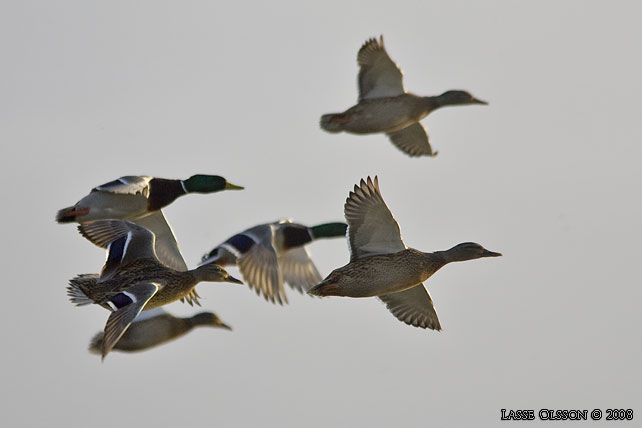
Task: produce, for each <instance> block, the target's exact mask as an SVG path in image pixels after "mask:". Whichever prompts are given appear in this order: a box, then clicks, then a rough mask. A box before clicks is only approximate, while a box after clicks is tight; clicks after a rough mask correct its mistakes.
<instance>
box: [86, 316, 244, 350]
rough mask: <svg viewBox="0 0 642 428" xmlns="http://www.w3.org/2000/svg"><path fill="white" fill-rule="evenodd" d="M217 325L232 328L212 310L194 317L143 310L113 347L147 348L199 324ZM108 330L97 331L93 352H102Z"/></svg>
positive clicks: (178, 335)
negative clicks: (105, 331)
mask: <svg viewBox="0 0 642 428" xmlns="http://www.w3.org/2000/svg"><path fill="white" fill-rule="evenodd" d="M200 326H203V327H216V328H223V329H226V330H231V329H232V328H231V327H230V326H228V325H227V324H225V323H224V322H223V321H221V319H220V318H219V317H218V316H217V315H216V314H215V313H212V312H200V313H198V314H196V315H194V316H192V317H186V318H181V317H175V316H174V315H172V314H170V313H168V312H166V311H165V310H164V309H163V308H155V309H150V310H148V311H143V312H141V314H140V315H139V316H138V317H136V319H135V320H134V322H132V323H131V325H130V326H129V328H128V329H127V331H125V333H124V334H123V335H122V336H121V337H120V339H119V340H118V342H117V343H116V345H115V346H114V348H113V350H118V351H122V352H138V351H145V350H147V349H150V348H153V347H155V346H159V345H162V344H164V343H167V342H169V341H172V340H174V339H178V338H179V337H181V336H183V335H185V334H187V333H189V332H190V331H191V330H192V329H193V328H195V327H200ZM104 336H105V333H104V332H102V331H101V332H99V333H97V334H96V335H95V336H94V337H93V338H92V339H91V342H90V344H89V352H91V353H94V354H100V353H101V352H102V346H103V337H104Z"/></svg>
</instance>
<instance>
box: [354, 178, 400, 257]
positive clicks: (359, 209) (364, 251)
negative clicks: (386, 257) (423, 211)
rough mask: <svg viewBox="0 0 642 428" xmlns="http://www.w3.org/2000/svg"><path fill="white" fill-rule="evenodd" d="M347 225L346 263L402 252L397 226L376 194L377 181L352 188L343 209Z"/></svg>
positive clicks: (377, 190) (378, 194) (369, 179)
mask: <svg viewBox="0 0 642 428" xmlns="http://www.w3.org/2000/svg"><path fill="white" fill-rule="evenodd" d="M344 212H345V216H346V220H347V222H348V241H349V244H350V261H354V260H356V259H359V258H362V257H368V256H373V255H376V254H390V253H397V252H399V251H402V250H405V249H406V245H405V244H404V243H403V241H402V240H401V231H400V230H399V224H397V222H396V221H395V219H394V217H393V216H392V213H391V212H390V210H389V209H388V207H387V206H386V203H385V202H384V200H383V197H382V196H381V192H380V191H379V181H378V178H377V177H376V176H375V179H374V182H373V181H372V179H371V178H370V177H368V181H367V182H366V181H364V180H363V179H361V183H360V184H359V186H356V185H355V186H354V191H352V192H350V195H349V196H348V199H346V203H345V206H344Z"/></svg>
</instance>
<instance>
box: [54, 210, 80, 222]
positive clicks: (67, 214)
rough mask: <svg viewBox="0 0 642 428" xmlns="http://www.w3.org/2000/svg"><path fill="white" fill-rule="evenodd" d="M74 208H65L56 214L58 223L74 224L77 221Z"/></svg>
mask: <svg viewBox="0 0 642 428" xmlns="http://www.w3.org/2000/svg"><path fill="white" fill-rule="evenodd" d="M73 211H74V207H67V208H63V209H61V210H60V211H58V213H57V214H56V221H57V222H58V223H73V222H74V221H76V216H75V214H73Z"/></svg>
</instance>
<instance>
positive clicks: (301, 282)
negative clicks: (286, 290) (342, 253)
mask: <svg viewBox="0 0 642 428" xmlns="http://www.w3.org/2000/svg"><path fill="white" fill-rule="evenodd" d="M279 267H280V268H281V272H282V273H283V280H284V281H285V282H287V283H288V284H290V286H291V287H292V288H294V289H295V290H298V291H299V292H301V293H305V292H307V291H308V289H310V288H311V287H314V286H315V285H317V284H318V283H319V282H321V279H322V278H321V275H320V274H319V271H318V270H317V268H316V266H315V265H314V262H313V261H312V259H311V258H310V253H309V252H308V250H307V249H306V248H305V247H297V248H292V249H290V250H288V251H286V252H285V253H282V254H281V255H280V256H279Z"/></svg>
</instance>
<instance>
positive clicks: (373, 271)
mask: <svg viewBox="0 0 642 428" xmlns="http://www.w3.org/2000/svg"><path fill="white" fill-rule="evenodd" d="M344 211H345V217H346V220H347V222H348V241H349V247H350V263H348V264H347V265H345V266H343V267H341V268H338V269H335V270H334V271H333V272H332V273H330V275H328V276H327V277H326V278H325V279H324V280H323V281H322V282H321V283H320V284H318V285H316V286H315V287H313V288H312V289H310V290H309V291H308V293H310V294H312V295H315V296H346V297H373V296H377V297H378V298H379V299H381V300H382V301H383V302H384V303H385V304H386V306H387V307H388V309H389V310H390V312H392V314H393V315H394V316H395V317H396V318H397V319H399V320H400V321H403V322H405V323H406V324H410V325H413V326H415V327H421V328H431V329H433V330H441V325H440V324H439V318H438V317H437V313H436V312H435V309H434V307H433V304H432V299H431V298H430V295H429V294H428V291H427V290H426V288H425V287H424V286H423V284H422V283H423V282H424V281H425V280H427V279H428V278H430V277H431V276H432V275H433V274H434V273H435V272H437V271H438V270H439V269H441V268H442V267H443V266H445V265H446V264H448V263H451V262H460V261H465V260H472V259H478V258H481V257H497V256H501V254H500V253H495V252H492V251H488V250H486V249H485V248H483V247H482V246H481V245H479V244H475V243H472V242H466V243H463V244H459V245H456V246H455V247H453V248H451V249H449V250H446V251H436V252H434V253H424V252H421V251H418V250H415V249H413V248H408V247H406V245H405V244H404V242H403V241H402V240H401V232H400V230H399V225H398V224H397V222H396V221H395V219H394V217H393V216H392V213H391V212H390V210H389V209H388V207H387V206H386V203H385V202H384V200H383V197H382V196H381V192H380V191H379V183H378V180H377V177H375V179H374V181H372V180H371V179H370V177H368V181H367V182H366V181H364V180H363V179H362V180H361V184H360V185H359V186H354V191H353V192H350V195H349V196H348V199H347V200H346V203H345V207H344Z"/></svg>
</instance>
